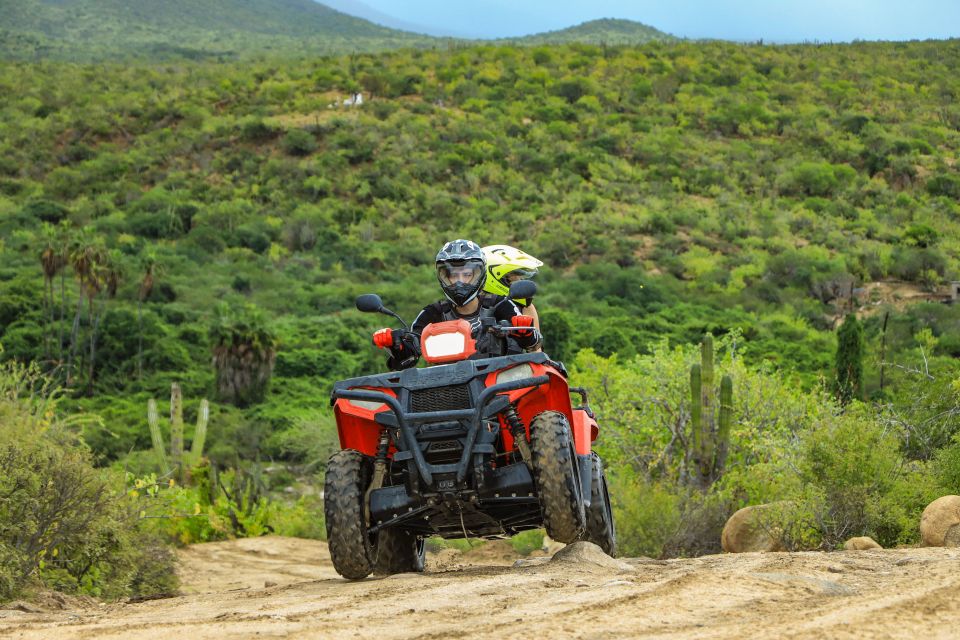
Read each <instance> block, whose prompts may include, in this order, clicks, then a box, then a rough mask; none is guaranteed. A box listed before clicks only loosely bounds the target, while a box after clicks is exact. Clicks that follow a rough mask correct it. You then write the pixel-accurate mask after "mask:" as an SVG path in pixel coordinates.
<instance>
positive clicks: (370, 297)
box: [357, 293, 383, 313]
mask: <svg viewBox="0 0 960 640" xmlns="http://www.w3.org/2000/svg"><path fill="white" fill-rule="evenodd" d="M357 309H359V310H360V311H363V312H364V313H376V312H378V311H380V310H381V309H383V300H381V299H380V296H378V295H377V294H375V293H365V294H363V295H362V296H359V297H358V298H357Z"/></svg>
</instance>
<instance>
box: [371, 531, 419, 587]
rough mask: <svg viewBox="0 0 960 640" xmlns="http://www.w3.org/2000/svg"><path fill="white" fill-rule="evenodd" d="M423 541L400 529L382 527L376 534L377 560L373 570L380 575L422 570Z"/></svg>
mask: <svg viewBox="0 0 960 640" xmlns="http://www.w3.org/2000/svg"><path fill="white" fill-rule="evenodd" d="M423 551H424V549H423V541H422V540H418V539H417V537H416V536H415V535H413V534H411V533H410V532H408V531H403V530H402V529H384V530H382V531H381V532H380V533H379V534H378V536H377V561H376V563H375V564H374V568H373V572H374V573H375V574H377V575H380V576H390V575H393V574H395V573H420V572H422V571H423V564H424V553H423Z"/></svg>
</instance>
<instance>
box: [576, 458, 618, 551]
mask: <svg viewBox="0 0 960 640" xmlns="http://www.w3.org/2000/svg"><path fill="white" fill-rule="evenodd" d="M592 466H593V478H592V479H591V483H590V486H591V490H590V507H589V508H588V509H587V528H586V531H584V532H583V539H584V540H586V541H587V542H592V543H594V544H595V545H597V546H599V547H600V548H601V549H603V551H604V553H606V554H607V555H608V556H610V557H614V556H616V555H617V530H616V527H614V524H613V511H612V509H611V508H610V494H609V492H608V491H607V474H606V473H604V471H603V461H602V460H601V459H600V456H598V455H597V454H596V453H594V454H593V465H592Z"/></svg>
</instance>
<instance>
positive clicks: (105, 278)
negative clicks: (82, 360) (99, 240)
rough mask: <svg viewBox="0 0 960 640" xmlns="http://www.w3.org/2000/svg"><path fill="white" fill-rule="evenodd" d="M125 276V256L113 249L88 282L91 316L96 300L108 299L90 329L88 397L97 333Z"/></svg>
mask: <svg viewBox="0 0 960 640" xmlns="http://www.w3.org/2000/svg"><path fill="white" fill-rule="evenodd" d="M123 274H124V269H123V255H122V254H121V253H120V252H119V251H117V250H116V249H111V250H110V251H109V252H103V253H101V254H100V256H99V260H98V262H97V265H96V269H95V271H94V277H93V278H91V279H89V280H88V291H87V296H88V300H89V301H90V313H91V314H92V313H93V300H94V298H95V297H96V296H98V295H100V294H101V293H105V294H106V298H105V299H104V300H103V301H102V302H101V303H100V310H99V311H98V312H97V314H96V316H95V317H94V320H93V326H92V327H91V328H90V361H89V363H88V367H87V394H88V395H93V381H94V376H95V371H96V362H97V331H98V330H99V328H100V320H101V319H102V318H103V314H104V312H105V311H106V308H107V300H113V299H114V298H115V297H117V288H118V287H119V286H120V280H121V279H122V278H123ZM104 287H105V289H104ZM91 317H93V316H91Z"/></svg>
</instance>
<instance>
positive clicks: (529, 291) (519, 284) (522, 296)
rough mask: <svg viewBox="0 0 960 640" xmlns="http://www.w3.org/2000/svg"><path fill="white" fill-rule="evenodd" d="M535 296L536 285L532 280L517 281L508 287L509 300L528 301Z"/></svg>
mask: <svg viewBox="0 0 960 640" xmlns="http://www.w3.org/2000/svg"><path fill="white" fill-rule="evenodd" d="M535 295H537V283H536V282H534V281H533V280H517V281H516V282H514V283H513V284H511V285H510V299H511V300H529V299H530V298H532V297H533V296H535Z"/></svg>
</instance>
